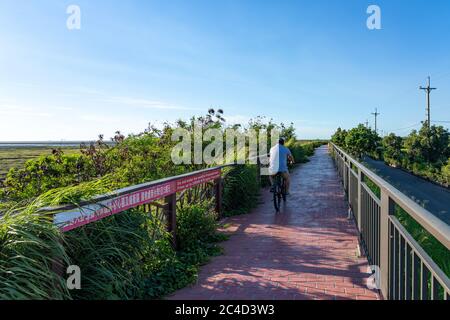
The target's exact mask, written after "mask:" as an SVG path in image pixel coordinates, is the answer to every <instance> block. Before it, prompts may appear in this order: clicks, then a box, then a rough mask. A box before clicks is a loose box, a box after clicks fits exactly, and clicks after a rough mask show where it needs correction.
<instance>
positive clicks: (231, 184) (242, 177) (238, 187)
mask: <svg viewBox="0 0 450 320" xmlns="http://www.w3.org/2000/svg"><path fill="white" fill-rule="evenodd" d="M257 178H258V170H257V168H256V166H254V165H242V166H236V167H232V168H230V169H226V170H225V179H224V180H225V181H224V191H223V211H224V215H225V216H231V215H236V214H244V213H247V212H248V211H249V210H250V209H252V208H254V207H255V206H256V204H257V200H258V196H259V188H260V185H259V182H258V179H257Z"/></svg>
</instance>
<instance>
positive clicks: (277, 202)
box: [273, 186, 281, 212]
mask: <svg viewBox="0 0 450 320" xmlns="http://www.w3.org/2000/svg"><path fill="white" fill-rule="evenodd" d="M273 206H274V207H275V210H276V212H279V211H280V207H281V190H280V188H279V187H278V186H277V187H276V188H275V192H274V193H273Z"/></svg>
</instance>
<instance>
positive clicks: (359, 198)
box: [358, 168, 363, 232]
mask: <svg viewBox="0 0 450 320" xmlns="http://www.w3.org/2000/svg"><path fill="white" fill-rule="evenodd" d="M362 180H363V179H362V172H361V170H360V169H359V168H358V230H359V232H361V216H362V213H361V208H362V205H361V201H362V190H361V189H362V185H361V183H362Z"/></svg>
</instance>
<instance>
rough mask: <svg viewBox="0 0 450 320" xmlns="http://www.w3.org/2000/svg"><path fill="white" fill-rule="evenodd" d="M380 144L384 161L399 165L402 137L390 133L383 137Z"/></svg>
mask: <svg viewBox="0 0 450 320" xmlns="http://www.w3.org/2000/svg"><path fill="white" fill-rule="evenodd" d="M382 145H383V158H384V161H385V162H386V163H388V164H391V165H395V166H398V165H400V164H401V160H402V157H403V153H402V146H403V139H402V138H401V137H399V136H396V135H395V134H394V133H391V134H390V135H388V136H386V137H384V139H383V141H382Z"/></svg>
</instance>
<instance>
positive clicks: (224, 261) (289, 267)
mask: <svg viewBox="0 0 450 320" xmlns="http://www.w3.org/2000/svg"><path fill="white" fill-rule="evenodd" d="M291 174H292V188H291V195H290V196H289V197H288V201H287V204H286V205H285V207H284V208H283V209H282V211H281V212H280V213H278V214H276V213H275V211H274V208H273V204H272V202H271V194H270V193H269V192H268V191H264V192H263V195H262V199H261V204H260V205H259V206H258V207H257V208H256V209H255V210H253V212H252V213H250V214H248V215H242V216H237V217H233V218H229V219H228V221H227V224H229V227H228V228H227V229H226V230H225V231H226V232H229V233H230V234H231V237H230V240H228V241H226V242H224V243H223V244H222V246H223V247H224V251H225V253H224V255H222V256H219V257H215V258H213V259H212V260H211V262H210V263H209V264H207V265H205V266H203V267H202V268H201V270H200V273H199V277H198V281H197V283H196V284H194V285H192V286H190V287H187V288H184V289H182V290H179V291H178V292H176V293H175V294H173V295H172V296H170V297H168V299H173V300H184V299H186V300H235V299H236V300H244V299H245V300H256V299H259V300H309V299H315V300H317V299H320V300H323V299H327V300H330V299H331V300H340V299H352V300H353V299H357V300H369V299H370V300H374V299H380V296H379V294H378V293H377V292H376V291H372V290H369V289H367V287H366V285H365V283H366V280H367V278H368V277H369V274H368V273H367V269H368V263H367V260H366V258H359V257H357V250H356V248H357V244H358V239H357V230H356V227H355V225H354V222H353V221H349V220H347V210H348V204H347V202H346V201H345V199H344V192H343V188H342V185H341V183H340V181H339V178H338V176H337V173H336V170H335V168H334V165H333V162H332V160H331V158H330V157H329V155H328V153H327V148H326V147H322V148H319V149H318V150H317V151H316V154H315V155H314V156H313V157H311V161H310V162H309V163H307V164H304V165H302V166H300V167H299V168H297V169H295V170H294V171H293V172H292V173H291Z"/></svg>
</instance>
